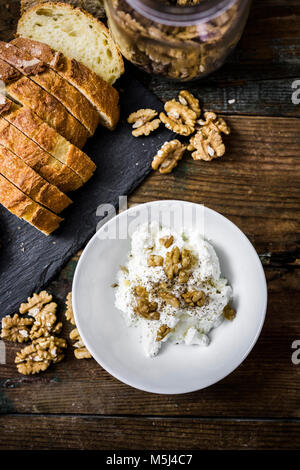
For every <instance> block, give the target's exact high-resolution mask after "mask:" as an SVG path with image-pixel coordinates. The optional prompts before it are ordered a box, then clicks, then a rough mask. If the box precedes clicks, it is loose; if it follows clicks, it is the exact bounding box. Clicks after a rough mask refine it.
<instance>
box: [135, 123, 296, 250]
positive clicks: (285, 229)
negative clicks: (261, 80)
mask: <svg viewBox="0 0 300 470" xmlns="http://www.w3.org/2000/svg"><path fill="white" fill-rule="evenodd" d="M226 119H227V121H228V123H229V125H230V126H231V129H232V133H231V135H230V136H229V137H228V138H227V139H226V143H227V153H226V155H225V156H224V157H223V158H222V159H219V160H214V161H212V162H209V163H208V162H201V161H193V160H192V159H191V158H189V159H186V160H184V161H183V162H180V164H179V165H178V167H177V168H176V169H175V171H173V173H171V174H169V175H161V174H159V173H157V172H156V173H152V175H151V176H150V177H149V178H148V179H147V180H146V181H145V182H144V183H143V184H142V185H141V186H140V187H139V188H138V189H137V191H135V193H134V194H133V195H132V197H131V199H130V200H131V202H132V203H142V202H147V201H151V200H158V199H170V198H172V199H183V200H186V201H192V202H197V203H203V204H205V205H206V206H207V207H210V208H212V209H214V210H216V211H218V212H220V213H221V214H223V215H225V216H226V217H228V218H229V219H230V220H232V221H233V222H234V223H235V224H237V225H238V227H239V228H240V229H241V230H243V231H244V232H245V233H246V235H247V236H248V237H249V238H250V240H251V241H252V243H253V244H254V246H255V248H256V249H257V251H258V252H259V253H266V252H279V251H287V252H290V251H295V250H296V249H297V246H298V243H299V207H300V204H299V203H300V184H299V183H300V166H299V157H300V152H299V149H300V139H299V136H300V120H298V119H286V118H263V117H249V116H230V117H228V118H226Z"/></svg>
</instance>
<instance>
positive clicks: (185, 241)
mask: <svg viewBox="0 0 300 470" xmlns="http://www.w3.org/2000/svg"><path fill="white" fill-rule="evenodd" d="M171 235H172V236H173V238H174V241H173V243H172V245H171V246H170V247H169V248H165V246H163V245H162V244H161V243H160V242H159V239H160V238H163V237H169V236H171ZM175 246H177V247H178V248H179V249H180V250H182V249H183V248H185V249H188V250H190V251H191V252H192V254H193V257H194V260H195V261H194V264H193V267H192V270H191V271H190V276H189V279H188V282H187V283H186V284H180V283H179V282H178V280H177V277H175V278H174V279H173V282H172V283H171V287H170V288H169V289H168V292H170V293H172V294H173V295H175V296H176V297H177V298H178V299H181V303H180V307H179V308H175V307H172V306H171V305H169V304H167V303H166V302H165V301H164V300H162V299H161V298H160V297H159V296H157V294H156V292H155V289H153V287H154V286H157V285H159V284H160V283H161V282H168V278H167V276H166V274H165V271H164V267H163V266H155V267H149V266H148V257H149V255H159V256H162V257H163V258H165V256H166V253H167V252H168V251H171V250H172V248H174V247H175ZM136 286H142V287H144V288H145V289H146V290H147V292H148V294H149V301H150V302H151V301H154V302H157V304H158V308H157V311H158V312H159V313H160V319H159V320H147V319H145V318H142V317H140V316H138V315H136V313H135V311H134V308H135V307H136V294H135V291H134V288H135V287H136ZM169 286H170V282H169ZM192 290H197V291H202V292H204V293H205V294H206V298H207V301H206V302H205V304H204V305H203V306H202V307H198V306H188V305H187V304H186V303H185V302H183V300H182V297H181V294H183V293H184V292H186V291H192ZM231 297H232V289H231V287H230V286H229V285H228V283H227V280H226V279H224V278H221V271H220V264H219V260H218V257H217V254H216V252H215V250H214V248H213V247H212V245H211V244H210V243H208V242H207V241H205V240H204V239H203V238H202V237H201V235H200V234H199V233H196V232H188V231H186V232H185V233H178V232H176V231H174V230H170V229H169V228H165V227H163V228H160V227H159V225H158V224H157V223H155V222H153V223H152V224H147V223H146V224H143V225H141V226H140V227H139V228H138V229H137V230H136V231H135V232H134V233H133V235H132V240H131V252H130V253H129V256H128V262H127V264H126V266H125V267H122V268H121V269H120V271H119V272H118V276H117V287H116V296H115V305H116V307H117V308H118V309H119V310H121V311H122V313H123V317H124V319H125V321H126V323H127V325H128V326H134V325H141V326H142V343H143V346H144V350H145V353H146V355H147V356H150V357H152V356H155V355H156V354H157V353H158V352H159V350H160V348H161V346H162V343H165V342H171V343H176V344H179V343H185V344H186V345H202V346H207V345H208V344H209V336H208V333H209V332H210V330H211V329H212V328H216V327H217V326H219V325H220V324H221V322H222V321H223V309H224V307H225V306H226V305H227V304H228V303H229V302H230V299H231ZM162 325H167V326H168V327H169V328H170V329H171V331H170V332H169V334H168V335H167V336H166V337H165V338H163V340H162V341H157V340H156V336H157V332H158V330H159V329H160V327H161V326H162Z"/></svg>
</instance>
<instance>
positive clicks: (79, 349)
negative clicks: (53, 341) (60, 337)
mask: <svg viewBox="0 0 300 470" xmlns="http://www.w3.org/2000/svg"><path fill="white" fill-rule="evenodd" d="M70 339H71V340H72V341H75V343H74V344H73V347H74V356H75V357H76V359H90V358H91V357H92V356H91V354H90V353H89V351H88V350H87V348H86V347H85V345H84V343H83V341H82V338H81V336H80V334H79V332H78V330H77V328H74V329H73V330H72V331H71V333H70Z"/></svg>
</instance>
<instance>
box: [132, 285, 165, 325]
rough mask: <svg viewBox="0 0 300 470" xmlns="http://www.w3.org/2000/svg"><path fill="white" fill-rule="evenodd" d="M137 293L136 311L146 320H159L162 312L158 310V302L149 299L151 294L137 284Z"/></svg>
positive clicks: (135, 291)
mask: <svg viewBox="0 0 300 470" xmlns="http://www.w3.org/2000/svg"><path fill="white" fill-rule="evenodd" d="M134 293H135V295H136V306H135V307H134V313H135V314H136V315H139V316H140V317H143V318H145V319H146V320H159V319H160V314H159V312H158V311H157V307H158V304H157V302H150V301H149V294H148V292H147V290H146V289H145V288H144V287H143V286H136V287H135V288H134Z"/></svg>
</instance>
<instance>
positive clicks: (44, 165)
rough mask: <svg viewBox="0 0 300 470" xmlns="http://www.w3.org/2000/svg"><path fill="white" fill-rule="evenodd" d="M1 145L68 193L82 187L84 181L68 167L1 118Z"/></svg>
mask: <svg viewBox="0 0 300 470" xmlns="http://www.w3.org/2000/svg"><path fill="white" fill-rule="evenodd" d="M0 144H1V145H3V147H5V148H7V149H8V150H11V151H12V152H13V153H15V154H16V155H18V157H20V158H22V160H24V162H25V163H27V165H29V166H30V167H31V168H32V169H33V170H35V171H36V172H37V173H39V174H40V175H41V176H42V177H43V178H44V179H45V180H47V181H48V182H49V183H51V184H54V185H55V186H57V187H58V188H59V189H60V190H61V191H63V192H64V193H67V192H69V191H74V190H75V189H78V188H80V186H82V184H83V181H82V180H81V178H79V176H78V175H77V173H75V172H74V171H73V170H71V168H69V167H68V166H67V165H65V164H63V163H61V162H60V161H59V160H57V159H56V158H54V157H52V155H50V154H49V153H47V152H45V151H44V150H43V149H41V147H39V146H38V145H37V144H36V143H35V142H34V141H33V140H31V139H30V138H29V137H27V136H26V135H25V134H23V133H22V132H21V131H20V130H19V129H17V128H16V127H14V126H13V125H12V124H10V123H9V122H8V121H6V120H5V119H4V118H1V117H0Z"/></svg>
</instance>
